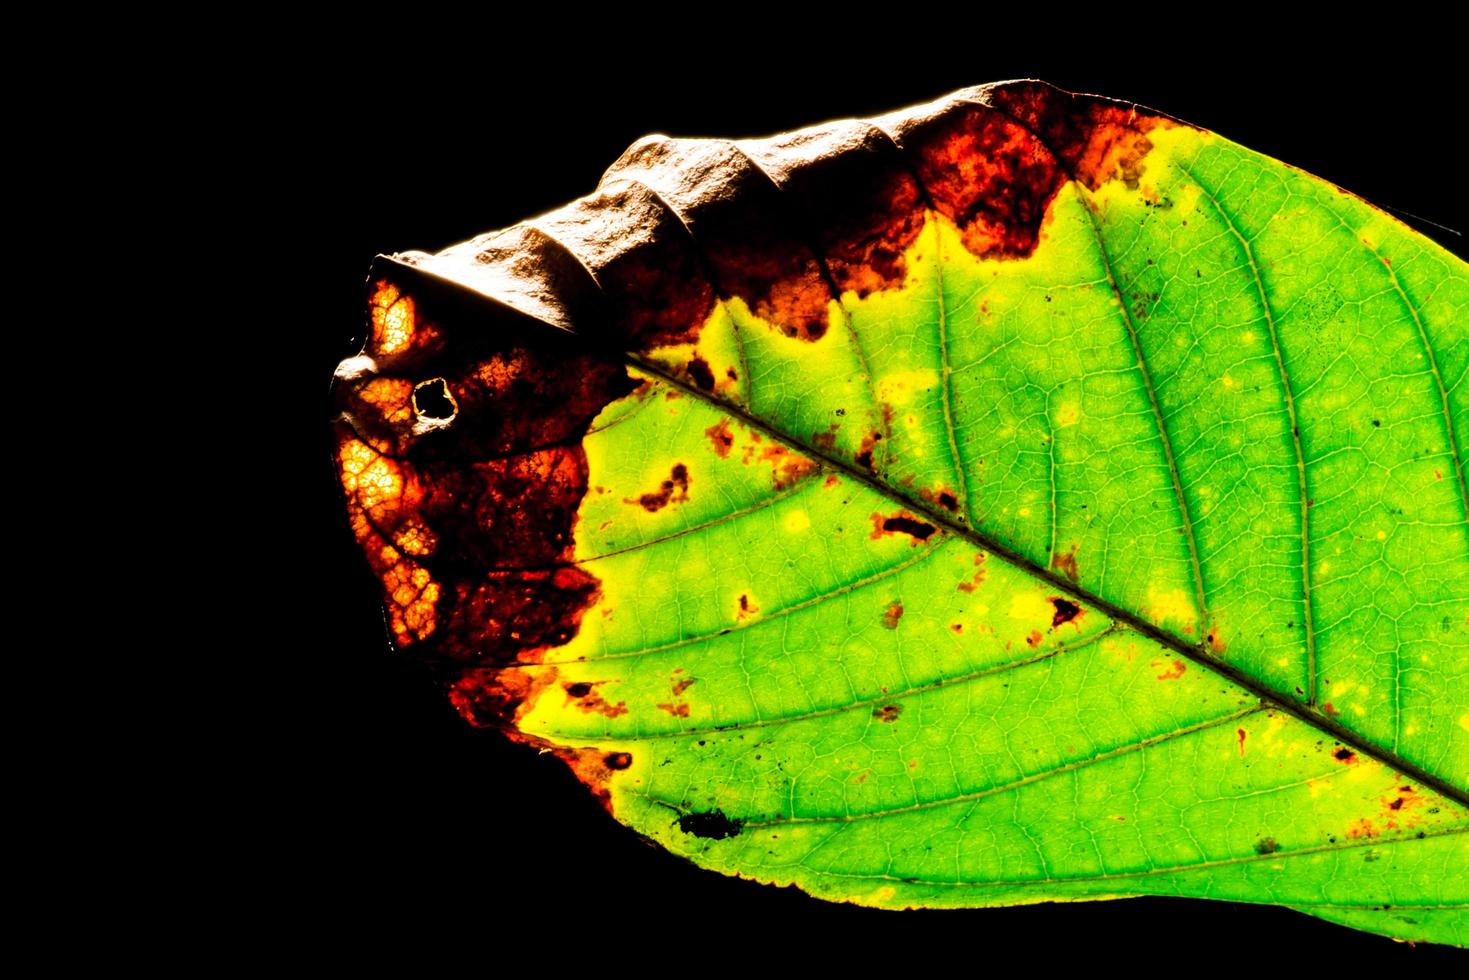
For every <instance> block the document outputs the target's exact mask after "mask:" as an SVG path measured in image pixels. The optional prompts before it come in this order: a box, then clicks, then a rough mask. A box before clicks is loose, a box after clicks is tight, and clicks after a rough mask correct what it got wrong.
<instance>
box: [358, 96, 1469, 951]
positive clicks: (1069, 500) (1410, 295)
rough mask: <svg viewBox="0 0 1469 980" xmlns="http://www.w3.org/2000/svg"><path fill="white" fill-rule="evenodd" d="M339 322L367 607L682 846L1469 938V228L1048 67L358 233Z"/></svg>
mask: <svg viewBox="0 0 1469 980" xmlns="http://www.w3.org/2000/svg"><path fill="white" fill-rule="evenodd" d="M369 285H370V300H369V321H370V325H371V335H370V337H369V339H368V342H367V346H366V348H365V350H364V353H363V355H361V356H359V357H356V358H352V359H349V360H348V361H346V362H344V363H343V364H342V366H341V367H340V368H339V370H338V379H339V384H338V386H337V397H338V403H339V406H340V409H341V415H340V417H339V422H338V432H339V446H340V448H339V452H338V458H339V463H340V471H341V477H342V484H343V488H344V491H345V499H346V504H347V508H348V513H349V516H350V519H351V521H352V525H353V530H354V533H355V535H356V536H357V539H358V541H359V543H360V544H361V545H362V547H363V550H364V553H365V555H366V557H367V560H368V562H369V564H370V565H371V567H372V568H373V570H374V572H375V573H376V574H377V576H378V577H379V578H380V580H381V581H382V583H383V586H384V594H385V597H386V600H387V610H388V618H389V625H390V627H391V629H392V632H393V635H394V638H395V642H396V643H397V644H398V645H399V646H400V647H402V648H403V649H405V650H407V651H410V652H412V653H414V654H415V655H416V656H418V657H420V658H422V659H423V660H424V661H425V662H427V663H430V664H433V665H435V667H436V669H438V670H440V671H441V672H442V675H443V677H444V680H445V682H446V684H447V685H448V688H449V696H450V698H451V699H452V700H453V703H454V704H455V706H456V707H457V708H458V709H459V710H460V712H461V713H462V714H463V715H464V716H465V717H466V718H467V719H468V720H469V721H470V722H471V723H473V724H476V725H486V726H500V727H503V728H504V729H505V730H506V731H507V733H509V734H510V735H511V736H512V737H515V738H518V739H521V740H524V741H528V742H531V743H532V744H535V745H539V746H542V747H544V748H546V749H548V750H550V751H553V752H555V753H556V754H558V755H559V756H560V757H562V758H563V759H565V760H566V761H567V762H568V763H569V764H570V765H571V766H572V768H573V770H574V771H575V772H576V773H577V775H578V776H579V777H580V778H581V779H582V780H583V781H585V782H586V783H587V784H588V786H589V787H591V788H592V790H593V791H594V792H596V793H597V794H598V795H599V796H600V797H601V798H602V799H603V800H604V802H605V803H606V805H607V806H608V809H609V810H610V811H611V812H612V813H613V815H614V816H616V817H617V818H618V819H619V820H621V821H623V822H624V823H626V824H628V825H629V826H631V827H633V828H634V829H635V830H637V831H638V832H639V833H641V834H643V835H645V836H647V837H649V838H652V839H654V840H656V841H658V842H659V843H661V844H663V845H664V846H666V847H668V848H669V849H670V850H672V851H674V852H676V853H679V854H683V855H685V856H687V857H689V858H691V859H692V860H694V861H695V862H697V863H699V864H701V865H704V866H706V867H710V868H714V869H717V870H720V871H723V872H726V873H735V874H741V875H744V876H747V877H751V878H755V879H757V880H760V881H767V882H779V883H794V884H796V885H799V886H800V887H801V888H803V889H804V890H806V891H808V892H810V893H812V894H814V895H817V896H820V897H823V898H829V899H840V900H849V901H855V902H860V903H863V904H869V905H878V906H893V907H903V906H986V905H988V906H993V905H1011V904H1022V903H1029V902H1038V901H1055V900H1061V901H1070V900H1089V899H1100V898H1113V897H1123V896H1129V895H1138V894H1161V895H1180V896H1194V897H1207V898H1221V899H1230V900H1235V901H1247V902H1265V903H1272V904H1280V905H1285V906H1288V907H1292V908H1296V909H1299V910H1300V911H1303V912H1307V913H1309V914H1312V915H1316V916H1319V917H1322V918H1325V919H1328V920H1330V921H1335V922H1339V923H1342V924H1346V925H1350V926H1353V927H1356V928H1360V929H1365V930H1369V931H1373V932H1378V933H1382V934H1385V935H1391V936H1394V937H1398V938H1405V939H1414V940H1431V941H1436V942H1447V943H1454V944H1458V945H1464V944H1466V943H1469V917H1466V908H1469V894H1466V893H1469V883H1466V878H1469V876H1466V875H1464V874H1463V869H1464V867H1465V857H1466V853H1465V852H1466V844H1465V841H1466V838H1465V836H1464V833H1463V831H1464V829H1465V826H1466V788H1469V704H1466V695H1465V694H1464V693H1463V691H1464V683H1463V678H1464V674H1465V673H1466V672H1469V640H1466V636H1469V523H1466V514H1469V495H1466V491H1465V483H1464V472H1463V463H1462V460H1463V453H1464V443H1463V441H1462V440H1463V438H1464V437H1463V435H1462V434H1463V432H1464V431H1465V429H1466V427H1469V384H1466V383H1465V377H1466V374H1469V336H1466V335H1465V333H1464V331H1463V328H1462V326H1460V325H1459V324H1461V323H1462V318H1463V317H1464V315H1465V312H1466V310H1469V275H1466V269H1465V266H1464V264H1463V263H1462V262H1460V261H1459V260H1457V259H1456V258H1454V257H1452V256H1450V255H1448V254H1447V253H1446V252H1444V251H1443V250H1442V249H1440V248H1438V247H1437V246H1436V245H1434V244H1433V243H1431V242H1429V241H1427V240H1426V239H1424V238H1422V237H1421V236H1419V235H1417V234H1416V233H1414V232H1412V231H1411V230H1410V229H1407V228H1405V227H1404V226H1402V225H1400V224H1399V223H1397V222H1396V221H1395V220H1393V219H1392V218H1390V217H1388V216H1386V215H1383V214H1382V213H1380V212H1377V211H1376V210H1374V209H1373V208H1371V207H1370V206H1368V205H1366V204H1365V203H1363V202H1361V201H1359V200H1357V199H1356V198H1354V197H1352V196H1351V195H1349V194H1347V193H1345V192H1343V191H1340V190H1338V189H1337V188H1334V187H1332V186H1330V185H1327V184H1325V183H1323V182H1321V181H1319V180H1317V179H1315V178H1312V177H1309V176H1307V175H1305V174H1302V173H1300V172H1299V171H1295V170H1293V169H1291V168H1289V167H1288V166H1285V165H1283V164H1281V163H1278V162H1276V161H1274V160H1270V159H1269V158H1266V157H1263V156H1261V155H1259V154H1256V153H1253V152H1251V151H1249V150H1246V149H1244V148H1242V147H1239V146H1237V145H1235V144H1233V143H1230V142H1229V141H1228V140H1226V139H1224V138H1222V137H1219V136H1216V135H1214V134H1211V133H1207V132H1204V131H1201V130H1198V129H1196V128H1194V127H1191V126H1189V125H1187V124H1184V123H1181V122H1179V121H1177V120H1173V119H1170V118H1167V117H1165V116H1162V115H1160V114H1158V113H1156V112H1153V111H1152V110H1146V109H1140V108H1137V107H1133V106H1127V105H1123V104H1119V103H1113V102H1108V101H1105V100H1101V99H1095V98H1091V97H1083V96H1074V95H1071V94H1069V93H1064V92H1061V91H1059V90H1056V89H1053V88H1050V87H1049V86H1045V85H1043V84H1040V83H1034V82H1025V83H1002V84H999V85H995V86H988V87H984V88H979V89H973V90H967V91H964V92H960V93H957V94H956V95H955V96H953V97H951V98H949V99H945V100H941V101H940V102H938V103H934V104H932V105H928V106H920V107H917V108H915V109H912V110H908V111H904V112H899V113H895V114H892V115H889V116H885V117H881V118H878V119H875V120H872V121H862V122H859V121H845V122H840V123H832V124H828V125H826V126H823V127H818V128H816V129H813V130H805V131H801V132H798V133H793V134H787V135H784V136H779V137H775V138H773V139H771V140H764V141H747V142H741V143H730V142H727V141H719V140H707V141H705V140H698V141H695V140H670V139H667V138H663V137H652V138H649V139H646V140H644V141H641V142H640V143H638V144H636V145H635V146H634V147H632V148H631V149H629V151H628V152H627V153H626V154H624V155H623V157H622V159H621V160H619V161H618V162H617V163H616V164H615V165H614V166H613V168H612V169H611V170H610V171H609V172H608V174H607V176H606V177H605V178H604V180H603V182H602V185H601V187H600V188H599V190H598V192H597V193H596V194H594V195H592V196H591V197H589V198H585V199H582V200H580V201H577V202H574V203H573V204H571V205H569V206H567V207H566V208H564V209H562V210H561V211H557V212H553V213H552V214H549V215H545V216H542V217H541V218H538V219H535V220H533V221H529V222H525V223H522V224H521V225H517V226H515V227H514V228H511V229H507V230H505V231H502V232H496V233H493V234H490V235H487V236H483V237H482V238H479V239H475V240H473V241H471V242H467V243H464V244H463V245H460V246H456V247H454V248H451V249H448V250H446V251H444V252H441V253H439V254H437V255H425V254H421V253H410V254H406V255H401V256H398V257H396V258H394V259H380V260H379V262H378V264H377V265H376V266H375V267H374V270H373V273H372V275H371V279H370V284H369Z"/></svg>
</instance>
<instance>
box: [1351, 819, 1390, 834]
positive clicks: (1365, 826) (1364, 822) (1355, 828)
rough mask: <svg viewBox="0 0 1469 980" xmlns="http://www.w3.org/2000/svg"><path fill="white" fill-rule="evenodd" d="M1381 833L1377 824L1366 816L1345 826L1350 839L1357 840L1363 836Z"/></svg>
mask: <svg viewBox="0 0 1469 980" xmlns="http://www.w3.org/2000/svg"><path fill="white" fill-rule="evenodd" d="M1381 833H1382V831H1380V830H1378V829H1377V826H1376V825H1375V824H1373V822H1372V821H1371V820H1369V819H1367V818H1366V817H1363V818H1362V819H1360V820H1358V821H1356V822H1355V823H1353V824H1352V825H1351V826H1350V827H1348V828H1347V836H1348V837H1349V838H1351V839H1352V840H1358V839H1360V838H1363V837H1376V836H1378V835H1379V834H1381Z"/></svg>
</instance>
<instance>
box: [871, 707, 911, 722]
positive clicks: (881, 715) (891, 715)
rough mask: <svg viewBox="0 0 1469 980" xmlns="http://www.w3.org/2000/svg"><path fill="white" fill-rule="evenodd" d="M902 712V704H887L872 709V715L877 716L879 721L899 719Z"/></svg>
mask: <svg viewBox="0 0 1469 980" xmlns="http://www.w3.org/2000/svg"><path fill="white" fill-rule="evenodd" d="M902 713H903V706H902V705H901V704H885V705H883V706H882V707H880V708H873V709H872V717H874V718H876V719H877V720H878V721H882V722H888V723H892V722H895V721H897V720H898V716H899V715H901V714H902Z"/></svg>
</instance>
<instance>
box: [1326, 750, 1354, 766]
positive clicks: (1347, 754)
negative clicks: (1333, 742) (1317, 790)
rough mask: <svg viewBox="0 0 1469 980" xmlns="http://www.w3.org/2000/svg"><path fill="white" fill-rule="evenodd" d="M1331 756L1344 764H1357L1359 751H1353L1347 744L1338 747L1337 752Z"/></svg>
mask: <svg viewBox="0 0 1469 980" xmlns="http://www.w3.org/2000/svg"><path fill="white" fill-rule="evenodd" d="M1331 757H1332V758H1333V759H1335V760H1336V761H1337V762H1340V763H1341V764H1342V765H1344V766H1350V765H1355V764H1356V762H1357V753H1355V752H1353V751H1352V750H1351V749H1349V748H1347V747H1346V746H1345V745H1343V746H1342V747H1341V748H1339V749H1337V750H1336V751H1335V752H1333V753H1331Z"/></svg>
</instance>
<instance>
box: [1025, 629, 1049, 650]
mask: <svg viewBox="0 0 1469 980" xmlns="http://www.w3.org/2000/svg"><path fill="white" fill-rule="evenodd" d="M1044 639H1045V637H1044V636H1043V635H1042V634H1041V631H1040V630H1031V631H1030V632H1029V633H1027V634H1025V642H1026V644H1027V645H1028V646H1029V647H1030V648H1031V649H1032V650H1034V649H1035V648H1036V647H1038V646H1040V645H1041V640H1044Z"/></svg>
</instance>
